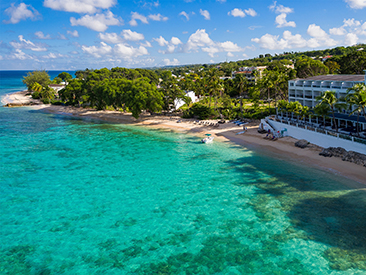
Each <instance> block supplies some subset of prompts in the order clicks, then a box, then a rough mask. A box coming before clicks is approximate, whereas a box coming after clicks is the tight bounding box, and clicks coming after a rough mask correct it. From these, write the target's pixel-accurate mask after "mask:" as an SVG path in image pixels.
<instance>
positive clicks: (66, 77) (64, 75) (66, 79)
mask: <svg viewBox="0 0 366 275" xmlns="http://www.w3.org/2000/svg"><path fill="white" fill-rule="evenodd" d="M57 77H59V78H61V79H62V81H64V82H69V81H70V80H71V79H72V76H71V74H69V73H67V72H62V73H59V74H58V76H57Z"/></svg>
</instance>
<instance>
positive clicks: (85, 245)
mask: <svg viewBox="0 0 366 275" xmlns="http://www.w3.org/2000/svg"><path fill="white" fill-rule="evenodd" d="M0 156H1V158H0V170H1V173H0V192H1V194H2V196H1V197H0V207H1V209H2V214H1V219H0V236H1V238H0V273H1V274H365V272H366V250H365V248H366V241H365V237H366V229H365V228H366V224H365V223H366V222H365V221H366V219H365V214H364V213H365V209H366V202H365V194H364V191H363V190H352V189H349V188H347V187H346V186H347V185H346V184H345V183H346V182H347V180H345V179H342V178H340V177H337V176H335V175H332V174H330V173H327V172H324V171H320V170H316V169H311V168H309V167H306V166H302V165H299V164H295V163H289V162H285V161H279V160H277V159H274V158H271V157H268V156H264V155H261V154H259V153H256V152H253V151H250V150H247V149H245V148H241V147H238V146H236V145H233V144H231V143H219V142H215V143H213V144H206V145H204V144H201V143H200V142H199V139H197V138H196V137H192V136H189V135H185V134H180V133H174V132H170V131H158V130H151V129H146V128H142V127H136V126H126V125H114V124H107V123H100V122H97V121H93V120H89V121H85V120H79V119H75V118H72V117H67V116H60V115H53V114H44V113H42V112H40V111H36V110H32V109H30V108H17V109H9V108H0Z"/></svg>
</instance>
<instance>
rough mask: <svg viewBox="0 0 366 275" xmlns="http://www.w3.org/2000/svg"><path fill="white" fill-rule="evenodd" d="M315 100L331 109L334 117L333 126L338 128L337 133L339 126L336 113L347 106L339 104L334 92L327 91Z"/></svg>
mask: <svg viewBox="0 0 366 275" xmlns="http://www.w3.org/2000/svg"><path fill="white" fill-rule="evenodd" d="M315 99H316V100H318V101H319V104H322V105H327V106H329V108H330V110H331V112H332V116H333V124H334V126H335V128H336V132H338V125H337V123H336V120H335V114H334V113H335V110H336V109H342V108H344V107H345V104H344V103H340V102H338V98H337V96H336V93H335V92H334V91H325V92H324V93H322V94H321V95H319V96H317V97H316V98H315Z"/></svg>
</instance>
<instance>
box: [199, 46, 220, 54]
mask: <svg viewBox="0 0 366 275" xmlns="http://www.w3.org/2000/svg"><path fill="white" fill-rule="evenodd" d="M202 51H204V52H206V53H208V55H209V56H211V57H215V53H218V52H220V50H219V48H217V47H214V46H211V47H204V48H202Z"/></svg>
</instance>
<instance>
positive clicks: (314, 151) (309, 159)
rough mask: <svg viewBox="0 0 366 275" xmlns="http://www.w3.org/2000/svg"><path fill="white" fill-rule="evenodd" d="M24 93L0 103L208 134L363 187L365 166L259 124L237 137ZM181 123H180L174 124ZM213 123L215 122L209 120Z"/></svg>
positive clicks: (233, 132)
mask: <svg viewBox="0 0 366 275" xmlns="http://www.w3.org/2000/svg"><path fill="white" fill-rule="evenodd" d="M26 92H27V91H21V92H17V93H13V94H8V95H6V96H5V97H4V98H3V99H2V103H3V104H4V105H6V104H7V103H12V102H9V100H10V101H14V100H17V101H19V102H20V103H21V104H23V105H20V106H27V107H30V108H32V109H39V110H42V111H44V112H47V113H53V114H59V115H68V116H75V117H79V118H84V119H85V118H86V119H96V120H100V121H106V122H110V123H116V124H132V125H137V126H144V127H149V128H154V129H165V130H166V129H169V130H173V131H177V132H184V133H187V134H192V135H195V136H197V137H200V138H202V137H204V135H205V134H207V133H210V134H212V136H214V137H215V138H216V139H218V140H220V141H223V142H232V143H235V144H237V145H239V146H242V147H245V148H248V149H252V150H253V151H257V152H259V153H261V154H264V155H267V156H271V157H275V158H277V159H282V160H286V161H290V162H296V163H299V164H304V165H306V166H308V167H311V168H316V169H320V170H323V171H327V172H329V173H333V174H336V175H340V176H342V177H344V178H348V179H350V180H352V181H355V182H356V183H357V184H356V183H349V187H351V188H357V189H360V188H366V178H365V176H364V175H365V172H366V169H365V167H363V166H361V165H357V164H355V163H351V162H347V161H342V159H341V158H336V157H331V158H326V157H323V156H320V155H319V152H320V151H321V149H322V148H321V147H318V146H316V145H313V144H310V145H309V146H308V147H306V148H304V149H301V148H299V147H296V146H295V142H296V141H297V139H294V138H292V137H283V138H280V139H278V140H276V141H272V140H268V139H263V137H264V136H265V134H260V133H258V132H257V129H258V125H259V121H253V122H251V123H249V124H247V125H245V126H246V127H247V128H248V130H247V131H246V132H245V133H244V134H240V135H237V133H238V132H241V131H242V129H243V128H242V127H239V126H237V125H235V124H232V123H224V124H219V127H217V128H216V127H208V126H203V125H197V124H194V121H195V120H194V119H182V118H180V117H178V116H171V117H167V116H150V115H146V114H142V115H141V117H140V118H139V119H135V118H134V117H132V115H131V114H129V113H121V112H118V111H97V110H95V109H91V108H90V109H89V108H82V107H80V108H78V107H70V106H59V105H44V104H40V105H30V104H29V103H30V101H33V102H34V100H33V99H32V98H31V97H30V96H26V95H25V94H26ZM177 121H181V122H179V123H178V122H177ZM211 122H217V120H211Z"/></svg>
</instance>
